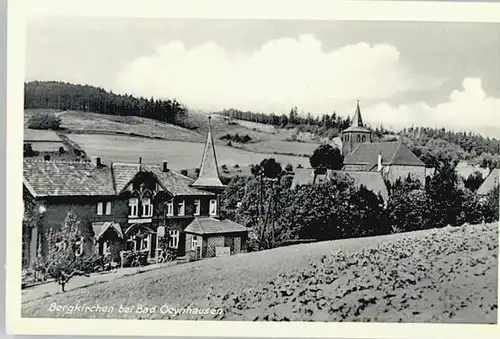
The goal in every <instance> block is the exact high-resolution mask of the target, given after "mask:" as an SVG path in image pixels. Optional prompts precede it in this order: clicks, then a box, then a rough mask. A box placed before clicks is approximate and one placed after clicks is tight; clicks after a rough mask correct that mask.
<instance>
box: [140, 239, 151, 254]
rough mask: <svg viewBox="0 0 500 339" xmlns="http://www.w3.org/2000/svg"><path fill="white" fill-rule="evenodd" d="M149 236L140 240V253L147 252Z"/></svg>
mask: <svg viewBox="0 0 500 339" xmlns="http://www.w3.org/2000/svg"><path fill="white" fill-rule="evenodd" d="M149 237H150V236H149V235H148V236H147V237H144V238H142V239H141V251H146V250H149Z"/></svg>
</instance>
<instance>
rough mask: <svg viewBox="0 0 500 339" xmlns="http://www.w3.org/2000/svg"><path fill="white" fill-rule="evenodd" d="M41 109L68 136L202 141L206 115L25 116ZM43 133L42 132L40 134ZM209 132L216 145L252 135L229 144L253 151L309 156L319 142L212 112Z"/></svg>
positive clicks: (60, 113) (32, 110) (70, 113)
mask: <svg viewBox="0 0 500 339" xmlns="http://www.w3.org/2000/svg"><path fill="white" fill-rule="evenodd" d="M41 112H49V113H55V114H57V115H59V117H60V118H61V121H62V125H61V127H62V128H63V129H64V133H67V134H68V135H70V136H71V137H72V136H73V135H74V134H89V135H126V136H142V137H145V138H150V139H165V140H172V141H187V142H205V140H206V133H207V131H208V119H207V115H205V114H201V113H190V115H189V117H188V123H189V124H190V125H192V126H196V127H197V128H196V129H195V130H189V129H186V128H183V127H179V126H176V125H172V124H167V123H164V122H161V121H157V120H152V119H147V118H141V117H136V116H115V115H106V114H97V113H89V112H79V111H62V112H58V111H56V110H46V109H40V110H36V109H29V110H25V118H27V117H29V116H31V115H33V114H37V113H41ZM43 132H45V131H42V132H41V133H43ZM47 132H49V131H47ZM49 133H50V132H49ZM212 133H213V135H214V139H215V141H216V143H217V144H220V145H225V144H226V143H227V141H223V140H219V138H220V137H221V136H223V135H226V134H228V133H229V134H233V135H234V134H240V135H249V136H250V137H251V138H252V142H251V143H248V144H236V143H233V146H235V148H241V149H245V150H248V151H252V152H257V153H267V154H283V155H310V154H312V152H313V151H314V150H315V149H316V148H317V147H318V146H319V145H320V143H318V142H316V141H313V140H311V139H310V137H309V136H307V135H306V134H299V139H301V137H302V136H304V140H306V141H307V142H295V141H287V140H292V139H291V138H292V135H294V134H296V131H295V129H290V130H285V129H276V128H274V127H273V126H270V125H264V124H259V123H253V122H247V121H240V120H233V122H232V123H230V122H228V121H226V120H225V119H224V118H223V117H222V116H220V115H212ZM82 146H83V145H82Z"/></svg>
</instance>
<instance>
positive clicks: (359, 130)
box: [341, 100, 372, 157]
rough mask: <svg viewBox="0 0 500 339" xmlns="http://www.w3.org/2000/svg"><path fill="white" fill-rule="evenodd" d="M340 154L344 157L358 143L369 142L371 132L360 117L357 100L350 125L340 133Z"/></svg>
mask: <svg viewBox="0 0 500 339" xmlns="http://www.w3.org/2000/svg"><path fill="white" fill-rule="evenodd" d="M341 140H342V154H343V155H344V157H345V156H346V155H347V154H349V153H351V152H352V151H353V150H354V149H355V148H356V147H357V146H358V145H359V144H360V143H364V142H371V141H372V132H371V131H370V130H369V129H368V128H366V127H365V126H364V124H363V119H362V118H361V110H360V109H359V100H358V103H357V105H356V111H355V112H354V118H353V120H352V125H351V126H350V127H348V128H346V129H345V130H343V131H342V133H341Z"/></svg>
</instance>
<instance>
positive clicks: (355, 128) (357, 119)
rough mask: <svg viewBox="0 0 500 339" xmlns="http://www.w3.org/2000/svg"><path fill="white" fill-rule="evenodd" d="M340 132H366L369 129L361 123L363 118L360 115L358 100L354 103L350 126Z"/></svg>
mask: <svg viewBox="0 0 500 339" xmlns="http://www.w3.org/2000/svg"><path fill="white" fill-rule="evenodd" d="M342 132H368V133H370V130H369V129H368V128H366V127H365V125H364V124H363V118H362V117H361V109H360V108H359V100H358V103H357V104H356V110H355V111H354V117H353V119H352V124H351V126H350V127H348V128H346V129H345V130H343V131H342Z"/></svg>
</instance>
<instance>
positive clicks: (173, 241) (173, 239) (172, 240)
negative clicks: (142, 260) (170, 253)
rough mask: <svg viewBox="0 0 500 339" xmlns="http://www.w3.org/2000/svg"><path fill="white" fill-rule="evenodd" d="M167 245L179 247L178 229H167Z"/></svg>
mask: <svg viewBox="0 0 500 339" xmlns="http://www.w3.org/2000/svg"><path fill="white" fill-rule="evenodd" d="M168 235H169V239H168V247H170V248H177V247H179V231H168Z"/></svg>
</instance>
